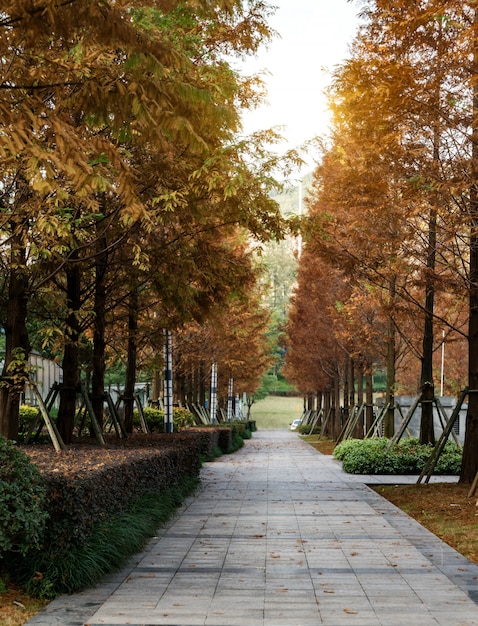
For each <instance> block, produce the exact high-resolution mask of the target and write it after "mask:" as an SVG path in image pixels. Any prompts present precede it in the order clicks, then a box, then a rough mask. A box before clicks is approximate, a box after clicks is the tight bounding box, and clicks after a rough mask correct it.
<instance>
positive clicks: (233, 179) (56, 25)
mask: <svg viewBox="0 0 478 626" xmlns="http://www.w3.org/2000/svg"><path fill="white" fill-rule="evenodd" d="M43 8H44V9H45V10H44V11H40V10H34V11H28V7H27V5H25V6H24V5H23V3H10V4H8V5H7V6H5V7H4V9H3V13H2V20H1V23H0V26H1V27H2V29H3V32H4V34H5V37H4V38H2V41H3V45H4V46H5V48H4V50H5V53H4V54H3V55H2V59H3V61H2V65H3V77H2V83H1V84H2V89H3V92H4V94H5V98H4V99H3V100H2V104H1V106H2V124H3V127H4V133H3V134H2V137H3V147H2V157H3V159H4V163H5V167H6V170H5V171H7V170H8V167H9V164H11V166H12V168H13V167H15V168H17V170H18V171H20V172H21V177H22V180H24V181H25V188H26V189H28V191H29V194H31V195H33V196H34V197H35V198H36V199H37V204H38V206H41V212H40V213H38V212H32V211H31V208H32V207H33V206H34V203H32V201H30V200H28V202H27V201H25V199H26V198H27V196H28V194H22V195H21V196H18V197H19V198H21V199H22V200H23V204H22V205H21V212H20V210H19V209H16V212H17V215H18V218H17V219H16V221H17V222H18V223H20V224H26V223H27V222H26V221H25V218H26V219H29V220H30V224H29V227H28V230H25V232H26V233H31V232H32V224H33V225H34V226H35V227H36V229H37V232H38V235H39V236H38V237H37V239H36V240H35V247H34V248H33V246H32V242H31V241H30V240H28V241H27V242H26V243H25V246H26V247H28V249H29V251H31V250H35V251H38V255H39V256H38V258H40V259H42V258H43V257H44V255H45V253H44V251H45V250H49V252H48V254H47V256H48V257H49V258H48V261H49V264H50V265H49V267H48V270H47V272H48V274H47V275H48V276H53V274H54V273H55V272H57V271H60V270H61V271H62V272H64V274H63V276H62V278H60V279H59V282H60V283H62V284H64V286H65V293H66V299H65V311H66V313H67V316H66V318H65V325H64V328H65V338H66V341H65V350H66V352H65V355H64V357H65V358H64V362H65V366H68V367H67V368H66V379H67V380H66V381H65V385H64V388H63V392H62V400H61V406H60V415H59V424H60V427H61V430H62V433H63V434H64V436H65V438H66V439H67V440H68V438H69V435H70V433H71V411H72V407H73V404H74V396H75V394H76V384H77V381H78V373H77V367H76V365H74V364H75V363H76V362H77V348H78V341H79V336H80V334H81V328H80V327H79V320H80V319H84V315H83V314H82V312H81V308H82V303H81V301H80V298H79V294H81V292H84V293H85V294H86V293H87V292H88V291H89V287H88V286H87V285H84V284H83V283H82V280H83V277H82V275H81V272H80V267H81V265H82V264H83V266H84V267H86V266H85V259H90V260H91V259H93V258H94V257H95V255H96V257H97V259H98V262H97V263H96V268H95V272H94V276H95V278H94V280H95V281H96V285H95V307H96V313H98V312H101V310H102V309H104V302H101V300H102V299H103V300H104V298H105V294H104V288H103V286H102V283H101V281H102V276H104V275H105V268H104V263H105V261H106V260H107V254H106V252H107V251H111V250H113V249H114V247H115V246H118V245H119V244H123V243H124V241H125V239H124V237H125V232H126V233H129V232H131V235H132V238H131V244H130V250H132V252H133V255H132V256H130V257H129V258H130V262H131V263H133V264H134V265H141V264H143V265H144V264H147V262H146V263H143V259H142V258H141V255H142V247H141V244H142V243H144V242H151V241H152V240H153V239H154V236H155V233H157V232H158V227H159V235H160V239H161V240H162V241H163V242H166V243H165V246H166V248H167V247H170V244H171V241H174V240H175V239H174V237H177V236H178V235H177V225H176V223H175V222H176V221H177V216H178V215H179V213H180V212H183V211H184V209H185V207H187V209H188V211H187V215H188V217H184V220H183V221H184V222H187V221H189V222H190V224H191V219H190V218H191V215H192V216H193V220H192V221H193V222H196V227H195V228H196V229H197V230H199V231H200V230H201V229H207V228H211V227H212V228H213V229H214V228H216V226H215V225H212V226H211V225H210V224H208V223H207V218H206V215H205V214H203V213H200V212H198V211H197V208H198V206H201V211H203V210H204V208H205V207H206V206H208V205H209V207H210V208H211V206H212V205H214V204H216V205H217V206H219V205H221V202H222V201H221V197H222V198H223V199H224V201H223V202H222V208H221V214H220V217H219V221H225V223H231V222H234V223H242V224H244V226H245V227H247V228H249V229H250V231H251V232H255V231H258V230H261V229H262V230H263V232H264V233H265V232H266V231H267V230H269V231H275V232H276V233H277V232H278V229H279V230H280V227H278V226H277V217H278V215H277V212H276V210H275V205H274V203H273V202H271V201H270V200H268V199H267V184H270V182H271V181H270V179H268V178H267V177H268V174H264V177H263V178H262V181H261V182H259V181H256V177H257V175H259V177H260V175H261V172H260V171H258V170H256V171H252V169H249V170H248V169H247V168H246V167H245V165H244V164H245V162H244V160H243V161H242V165H241V167H237V166H235V165H234V161H236V163H237V162H238V156H237V155H238V154H240V152H241V151H240V150H239V151H238V150H237V149H236V148H235V147H234V146H233V145H232V143H233V142H232V138H233V133H234V132H236V131H237V130H238V129H239V117H238V107H240V106H244V105H245V103H246V102H247V98H249V99H250V100H251V101H253V97H254V89H253V85H252V84H251V83H249V82H248V81H246V80H243V79H240V77H239V76H238V75H237V74H235V73H234V72H233V71H232V70H231V68H230V67H229V66H228V64H227V63H225V62H224V60H223V58H220V55H221V54H222V55H224V54H226V53H227V54H232V53H236V54H237V53H239V54H247V53H250V52H254V51H255V50H256V49H257V46H258V45H259V44H260V43H261V41H263V40H264V39H265V38H267V37H268V36H269V34H270V33H269V29H268V27H267V24H266V22H265V17H266V16H267V15H268V11H269V7H268V6H267V5H266V4H264V3H262V2H251V3H247V5H243V3H241V2H221V1H220V0H218V1H217V2H212V3H209V4H208V5H204V6H201V7H199V6H196V5H193V4H190V3H187V2H171V3H168V4H167V6H163V3H162V2H155V3H145V4H144V6H140V5H138V4H137V3H136V4H135V6H134V7H130V6H129V3H127V2H126V3H119V4H118V3H114V2H111V3H109V2H108V3H103V4H102V5H101V7H100V6H97V5H91V4H90V3H84V2H80V0H78V1H76V2H72V3H68V4H66V5H58V4H57V3H55V2H51V1H49V0H45V1H44V7H43ZM126 14H127V15H128V19H124V17H125V15H126ZM130 18H132V19H130ZM52 42H53V43H52ZM12 51H15V53H13V52H12ZM166 75H167V77H168V78H167V80H166V79H165V76H166ZM12 131H13V132H12ZM255 143H256V148H258V149H259V152H260V151H261V148H260V140H259V141H258V142H255ZM227 144H228V145H227ZM256 152H257V150H256ZM140 153H141V154H140ZM225 156H226V159H225V158H224V157H225ZM138 157H141V158H138ZM259 161H260V157H259V159H258V160H257V161H256V163H259ZM145 163H147V164H148V166H147V167H144V165H145ZM225 163H227V165H224V164H225ZM183 164H186V166H183ZM258 167H259V170H260V168H261V166H260V165H259V166H258ZM17 170H16V171H17ZM219 171H220V173H219ZM143 172H146V173H147V175H141V174H142V173H143ZM154 172H156V173H159V172H165V175H164V176H157V177H156V179H155V180H154V184H153V185H152V184H151V181H152V180H153V177H154ZM166 173H167V174H166ZM246 179H247V180H246ZM198 181H199V182H198ZM255 181H256V182H255ZM267 181H269V182H267ZM264 183H266V187H264ZM245 187H248V189H249V191H248V193H249V196H248V195H247V193H244V195H242V196H241V195H239V193H238V192H239V189H241V190H243V189H244V188H245ZM203 194H205V195H203ZM251 194H252V195H251ZM258 198H261V200H258ZM105 199H107V202H106V203H105V202H104V201H105ZM198 200H199V202H198ZM17 204H18V203H17ZM10 206H11V207H12V206H13V204H12V203H11V202H10ZM105 209H106V210H105ZM171 211H172V212H173V214H174V216H173V219H172V220H170V219H168V218H169V213H170V212H171ZM198 216H200V218H199V219H197V217H198ZM181 219H183V218H181ZM98 221H100V222H102V226H105V225H106V224H108V230H106V228H103V227H100V228H99V229H97V228H93V229H91V225H92V224H95V222H98ZM171 223H172V225H173V229H172V232H171V233H170V232H169V231H170V224H171ZM5 224H7V222H5ZM138 225H140V227H141V228H140V230H141V231H142V232H143V233H144V232H146V233H148V235H149V236H148V237H146V238H145V237H140V238H139V239H138V234H137V233H138V228H137V227H138ZM195 228H188V229H187V232H186V233H184V231H183V233H182V235H181V236H184V240H185V241H187V240H188V239H189V238H190V237H191V236H193V233H194V232H195ZM168 234H172V236H173V239H172V240H168ZM164 235H165V236H164ZM134 237H136V239H134ZM51 241H54V242H55V245H53V246H51V245H50V242H51ZM58 242H59V243H58ZM57 243H58V245H57ZM50 250H52V252H50ZM146 256H147V255H146ZM88 262H89V261H88ZM12 267H13V266H12ZM26 267H27V265H25V264H24V265H23V268H24V269H25V268H26ZM30 267H32V265H31V263H30V265H29V266H28V268H30ZM24 269H23V270H22V271H24ZM83 276H84V275H83ZM11 285H12V287H13V286H14V285H15V283H14V281H13V280H12V281H11ZM27 296H28V292H25V293H24V294H23V295H21V296H20V295H19V296H16V297H17V304H18V303H19V302H20V299H21V298H25V297H27ZM13 308H16V310H17V311H22V310H24V307H23V308H21V307H19V306H15V307H13ZM8 310H9V309H8V308H7V311H8ZM100 318H101V316H100V317H99V318H98V322H101V323H102V320H101V319H100ZM15 319H16V318H15ZM15 323H17V324H18V322H15ZM5 325H6V328H8V329H10V326H11V324H10V322H8V320H7V322H6V323H5ZM102 333H104V329H103V328H101V327H99V328H96V335H95V342H96V345H97V346H98V353H96V355H95V362H96V363H97V365H98V363H100V362H101V352H102V348H101V343H102V339H101V334H102ZM14 336H15V334H14V333H11V332H10V331H9V337H11V338H13V337H14ZM15 343H16V344H18V343H19V340H17V339H14V340H13V344H15ZM13 344H12V350H15V349H16V348H18V347H21V346H19V345H13ZM9 345H10V344H9ZM12 350H10V349H9V351H8V354H9V355H10V354H11V353H12V354H13V352H12ZM70 351H71V354H69V352H70ZM9 359H10V357H8V358H7V360H6V362H5V368H6V369H5V371H6V372H7V369H8V368H9V367H10V365H9ZM95 372H96V373H95V377H96V379H97V382H96V383H95V395H99V390H100V389H101V377H102V372H101V367H99V368H98V367H97V368H96V370H95ZM5 382H6V381H5ZM12 389H13V388H12ZM3 394H4V396H5V402H7V397H8V394H9V387H8V385H6V386H5V387H4V388H3ZM12 397H13V396H12ZM0 413H1V414H2V416H3V417H2V420H3V422H2V423H3V424H5V427H4V430H5V429H6V428H7V426H6V425H7V424H10V423H11V424H14V421H13V420H14V418H13V417H12V415H13V414H14V410H13V411H10V410H7V408H6V404H4V410H3V411H0ZM13 430H15V427H13Z"/></svg>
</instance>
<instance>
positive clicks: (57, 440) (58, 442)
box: [29, 381, 66, 452]
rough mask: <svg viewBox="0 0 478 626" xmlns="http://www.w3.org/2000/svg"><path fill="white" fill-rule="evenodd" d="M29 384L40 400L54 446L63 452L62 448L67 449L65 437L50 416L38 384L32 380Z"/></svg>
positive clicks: (41, 409) (44, 419)
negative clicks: (62, 436)
mask: <svg viewBox="0 0 478 626" xmlns="http://www.w3.org/2000/svg"><path fill="white" fill-rule="evenodd" d="M29 385H30V387H31V388H32V389H33V393H34V394H35V397H36V399H37V402H38V407H39V409H40V413H41V415H42V417H43V421H44V422H45V424H46V427H47V429H48V433H49V435H50V439H51V441H52V443H53V446H54V448H55V450H56V451H57V452H61V450H64V449H65V447H66V446H65V444H64V442H63V439H62V438H61V435H60V433H59V432H58V430H57V428H56V425H55V424H54V422H53V420H52V419H51V417H50V414H49V413H48V411H47V410H46V407H45V404H44V402H43V399H42V397H41V395H40V392H39V391H38V389H37V386H36V385H35V383H33V382H32V381H29Z"/></svg>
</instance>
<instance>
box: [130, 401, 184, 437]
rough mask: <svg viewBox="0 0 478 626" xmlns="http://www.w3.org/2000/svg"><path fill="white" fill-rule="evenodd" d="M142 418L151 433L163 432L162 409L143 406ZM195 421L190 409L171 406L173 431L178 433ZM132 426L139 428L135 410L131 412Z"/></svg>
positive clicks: (137, 415) (137, 413) (137, 414)
mask: <svg viewBox="0 0 478 626" xmlns="http://www.w3.org/2000/svg"><path fill="white" fill-rule="evenodd" d="M143 413H144V419H145V420H146V423H147V425H148V428H149V430H150V431H151V432H152V433H163V432H164V411H163V410H162V409H154V408H152V407H145V408H144V409H143ZM195 423H196V420H195V417H194V415H193V414H192V413H191V411H188V410H187V409H185V408H183V407H174V408H173V428H174V432H176V433H178V432H180V431H181V430H183V429H184V428H188V427H190V426H194V424H195ZM133 426H134V427H135V428H137V429H141V421H140V419H139V412H138V410H135V411H134V413H133Z"/></svg>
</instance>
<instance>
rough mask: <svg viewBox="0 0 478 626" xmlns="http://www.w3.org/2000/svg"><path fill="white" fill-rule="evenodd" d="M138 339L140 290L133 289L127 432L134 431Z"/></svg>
mask: <svg viewBox="0 0 478 626" xmlns="http://www.w3.org/2000/svg"><path fill="white" fill-rule="evenodd" d="M137 341H138V291H137V289H136V288H133V289H132V290H131V293H130V296H129V303H128V356H127V358H128V361H127V364H126V381H125V387H124V399H123V400H124V427H125V430H126V432H127V433H132V432H133V411H134V387H135V383H136V358H137V351H138V346H137Z"/></svg>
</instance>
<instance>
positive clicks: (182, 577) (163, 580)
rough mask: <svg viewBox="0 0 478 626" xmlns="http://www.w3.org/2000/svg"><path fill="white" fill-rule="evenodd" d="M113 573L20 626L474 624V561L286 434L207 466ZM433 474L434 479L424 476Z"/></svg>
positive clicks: (477, 571) (261, 435) (477, 599)
mask: <svg viewBox="0 0 478 626" xmlns="http://www.w3.org/2000/svg"><path fill="white" fill-rule="evenodd" d="M201 477H202V485H201V488H200V490H199V491H198V493H197V494H196V495H195V496H194V497H192V498H189V499H188V501H187V502H186V503H185V505H184V506H183V507H182V508H181V509H180V512H179V515H178V516H177V517H176V518H175V519H174V520H173V522H172V523H171V524H170V525H169V526H168V527H167V528H165V529H162V530H161V531H159V532H158V535H157V536H156V537H154V538H153V539H152V540H151V541H150V542H149V543H148V545H147V547H146V548H145V550H144V552H142V553H141V554H138V555H136V557H135V558H134V559H132V560H131V562H130V563H129V564H128V565H127V566H126V567H125V568H124V569H123V570H122V571H121V572H119V573H117V574H115V575H112V576H110V577H108V578H107V579H106V580H105V581H104V582H103V583H102V584H100V585H98V586H97V587H95V588H94V589H90V590H87V591H85V592H83V593H79V594H75V595H72V596H62V597H60V598H57V599H56V600H54V601H53V602H51V603H50V604H49V605H48V606H47V607H46V608H45V609H44V610H43V611H42V612H41V613H39V614H38V615H37V616H35V617H34V618H32V619H31V620H30V621H29V622H28V626H83V625H85V624H88V625H91V626H93V625H95V626H96V625H99V624H101V625H103V626H113V625H118V624H121V625H123V626H124V625H126V624H133V625H135V626H139V625H144V626H146V625H149V624H157V625H160V624H161V625H163V626H196V625H201V626H316V625H318V624H327V625H328V626H342V625H344V626H345V625H347V626H348V625H351V626H358V625H361V626H378V625H385V626H401V625H403V626H415V625H419V626H437V625H441V626H471V625H477V626H478V604H477V603H478V566H476V565H473V564H472V563H470V562H469V561H468V560H467V559H465V558H464V557H463V556H461V555H460V554H458V553H457V552H456V551H454V550H453V549H451V548H450V547H448V546H447V545H446V544H444V543H443V542H441V541H440V540H439V539H438V538H437V537H435V535H433V534H431V533H430V532H428V531H427V530H426V529H424V528H423V527H422V526H420V525H419V524H418V523H417V522H415V521H414V520H412V519H411V518H410V517H408V516H407V515H405V514H404V513H403V512H401V511H400V510H399V509H397V508H396V507H395V506H394V505H392V504H390V503H389V502H388V501H386V500H384V499H383V498H382V497H380V496H379V495H377V494H376V493H375V492H374V491H372V490H371V489H370V488H369V487H367V486H366V483H375V484H376V483H379V482H382V483H383V482H388V483H398V482H415V481H416V477H383V476H382V477H377V476H373V477H371V476H351V475H349V474H345V473H344V472H343V471H342V469H341V465H340V463H339V462H338V461H335V460H334V459H333V458H332V457H329V456H324V455H321V454H320V453H318V452H316V451H315V450H314V449H313V448H312V447H311V446H309V445H308V444H306V443H304V442H303V441H301V440H300V439H299V437H298V436H297V434H296V433H291V432H289V431H287V430H263V431H258V432H256V433H254V434H253V438H252V439H251V440H249V441H247V442H246V444H245V446H244V448H242V449H241V450H240V451H239V452H236V453H235V454H233V455H230V456H223V457H222V458H220V459H218V460H217V461H214V462H213V463H208V464H207V465H206V466H205V467H204V468H203V470H202V473H201ZM432 480H433V478H432Z"/></svg>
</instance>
